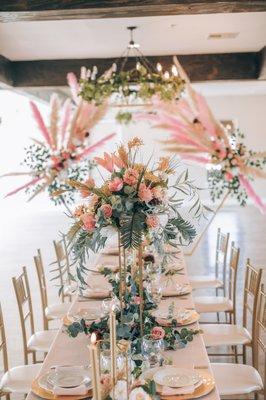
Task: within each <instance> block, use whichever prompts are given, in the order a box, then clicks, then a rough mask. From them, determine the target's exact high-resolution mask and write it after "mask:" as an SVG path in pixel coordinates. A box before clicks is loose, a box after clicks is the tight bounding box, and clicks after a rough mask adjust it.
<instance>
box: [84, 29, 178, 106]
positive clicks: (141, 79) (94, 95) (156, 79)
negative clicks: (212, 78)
mask: <svg viewBox="0 0 266 400" xmlns="http://www.w3.org/2000/svg"><path fill="white" fill-rule="evenodd" d="M127 29H128V30H129V32H130V41H129V43H128V45H127V47H126V49H125V51H124V52H123V54H122V55H121V57H119V58H117V59H116V61H115V62H114V63H113V65H112V66H111V67H110V69H108V70H107V71H105V72H104V73H103V74H102V75H99V76H98V68H97V66H94V67H93V69H92V71H90V70H88V71H87V70H85V71H84V69H83V73H82V77H81V92H80V95H81V97H82V98H83V99H84V100H86V101H89V102H95V103H96V104H101V103H103V102H105V101H108V102H109V104H110V105H112V106H119V107H123V106H136V105H137V106H141V105H144V104H146V105H147V103H149V101H150V99H151V98H152V97H153V96H157V97H159V98H160V99H162V100H164V101H167V100H168V101H171V100H175V99H178V98H179V97H180V94H181V92H182V90H183V87H184V81H183V80H182V79H181V77H180V76H179V75H178V71H177V68H176V66H175V65H174V64H173V65H172V67H171V69H170V72H169V71H164V70H163V67H162V65H161V64H160V63H159V62H158V63H157V64H156V66H155V65H153V64H152V63H151V62H150V61H149V59H148V58H147V57H145V56H144V54H143V53H142V52H141V51H140V45H139V44H138V43H136V42H135V40H134V37H133V34H134V31H135V30H136V29H137V27H136V26H129V27H127Z"/></svg>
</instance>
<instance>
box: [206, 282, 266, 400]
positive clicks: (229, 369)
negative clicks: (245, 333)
mask: <svg viewBox="0 0 266 400" xmlns="http://www.w3.org/2000/svg"><path fill="white" fill-rule="evenodd" d="M251 346H252V353H253V366H251V365H246V364H232V363H211V368H212V371H213V374H214V379H215V382H216V385H217V389H218V392H219V394H220V396H240V395H248V394H251V393H254V395H255V400H256V399H258V398H259V397H258V396H259V394H261V395H262V396H263V398H264V399H265V398H266V387H265V386H264V385H263V380H262V378H261V375H260V373H259V369H260V363H259V353H260V351H261V352H262V354H263V360H264V362H263V364H264V382H265V381H266V380H265V378H266V365H265V357H266V354H265V353H266V293H265V291H264V287H263V285H261V286H260V288H259V291H258V306H257V311H256V315H255V319H254V337H253V339H252V343H251ZM237 398H239V397H237Z"/></svg>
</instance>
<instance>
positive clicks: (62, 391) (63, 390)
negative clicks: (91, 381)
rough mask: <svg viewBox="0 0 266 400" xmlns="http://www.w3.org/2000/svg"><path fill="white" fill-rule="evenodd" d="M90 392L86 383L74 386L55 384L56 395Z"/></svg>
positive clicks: (82, 394) (78, 394)
mask: <svg viewBox="0 0 266 400" xmlns="http://www.w3.org/2000/svg"><path fill="white" fill-rule="evenodd" d="M87 393H88V388H87V387H86V385H84V384H83V385H80V386H77V387H74V388H62V387H60V386H54V388H53V394H54V396H85V395H86V394H87Z"/></svg>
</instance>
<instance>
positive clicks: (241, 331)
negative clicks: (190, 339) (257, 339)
mask: <svg viewBox="0 0 266 400" xmlns="http://www.w3.org/2000/svg"><path fill="white" fill-rule="evenodd" d="M261 278H262V269H261V268H260V269H259V270H256V269H255V268H254V267H253V266H252V265H251V264H250V260H249V259H248V260H247V263H246V272H245V283H244V296H243V325H236V324H232V325H229V324H204V325H203V331H204V332H203V340H204V343H205V345H206V347H217V346H233V347H234V353H230V352H227V353H215V354H214V353H209V355H212V356H227V357H228V356H233V355H234V356H235V359H236V362H238V357H239V356H242V357H243V363H244V364H245V363H246V346H249V347H251V346H252V340H253V337H254V335H255V326H256V325H255V322H256V312H257V303H258V294H259V288H260V284H261ZM250 320H251V324H250V325H251V326H249V322H250ZM250 332H251V333H250ZM237 346H243V353H242V354H239V353H238V352H237ZM251 348H252V347H251Z"/></svg>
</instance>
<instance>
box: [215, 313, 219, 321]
mask: <svg viewBox="0 0 266 400" xmlns="http://www.w3.org/2000/svg"><path fill="white" fill-rule="evenodd" d="M216 316H217V322H218V323H220V314H219V313H216Z"/></svg>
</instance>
